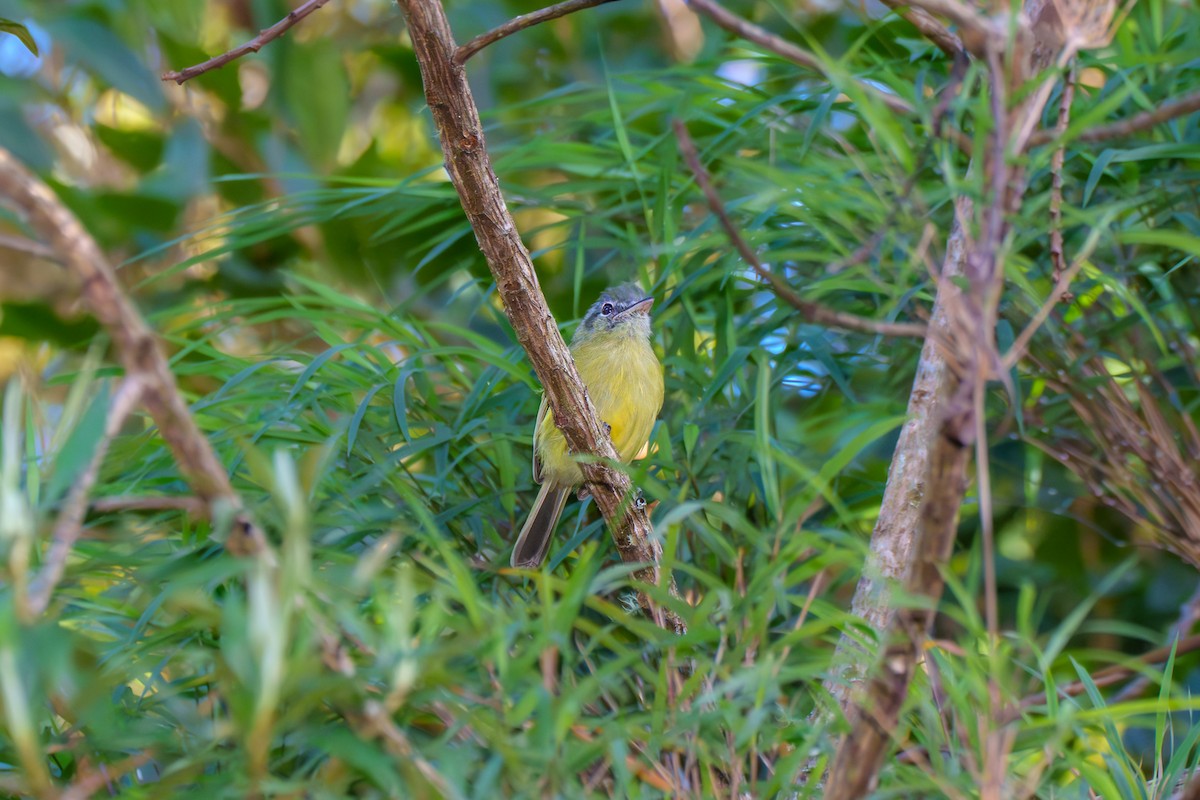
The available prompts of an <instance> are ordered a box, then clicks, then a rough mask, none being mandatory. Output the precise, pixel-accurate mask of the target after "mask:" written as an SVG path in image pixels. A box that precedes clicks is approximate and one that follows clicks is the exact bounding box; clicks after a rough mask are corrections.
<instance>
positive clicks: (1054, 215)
mask: <svg viewBox="0 0 1200 800" xmlns="http://www.w3.org/2000/svg"><path fill="white" fill-rule="evenodd" d="M1074 96H1075V65H1074V64H1072V65H1071V71H1070V72H1068V73H1067V79H1066V81H1064V82H1063V90H1062V97H1061V98H1060V100H1059V104H1058V121H1057V122H1056V123H1055V124H1054V138H1056V139H1060V140H1061V139H1062V135H1063V133H1064V132H1065V131H1066V130H1067V124H1068V123H1069V122H1070V121H1071V99H1072V98H1073V97H1074ZM1066 152H1067V145H1066V143H1065V142H1063V143H1061V144H1060V145H1059V146H1058V149H1057V150H1055V151H1054V155H1053V156H1052V157H1051V159H1050V174H1051V176H1052V177H1051V179H1050V263H1051V264H1052V265H1053V268H1054V272H1053V275H1054V283H1055V285H1057V284H1058V282H1059V279H1060V278H1061V277H1062V274H1063V270H1065V269H1066V268H1067V263H1066V256H1065V255H1064V253H1063V235H1062V190H1063V175H1062V173H1063V160H1064V158H1065V157H1066ZM1062 299H1063V300H1068V299H1069V298H1068V296H1067V295H1066V294H1064V295H1063V297H1062Z"/></svg>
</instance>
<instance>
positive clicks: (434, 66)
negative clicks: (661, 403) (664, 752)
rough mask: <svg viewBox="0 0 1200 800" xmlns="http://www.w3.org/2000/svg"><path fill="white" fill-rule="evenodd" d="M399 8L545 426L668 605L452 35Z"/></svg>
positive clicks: (409, 7) (414, 2)
mask: <svg viewBox="0 0 1200 800" xmlns="http://www.w3.org/2000/svg"><path fill="white" fill-rule="evenodd" d="M400 6H401V9H402V10H403V12H404V16H405V18H406V19H407V20H408V30H409V34H410V36H411V37H412V42H413V49H414V51H415V52H416V57H417V62H418V64H419V65H420V68H421V77H422V79H423V81H424V84H425V98H426V101H427V103H428V105H429V109H430V111H431V112H432V114H433V120H434V124H435V125H436V126H437V130H438V138H439V140H440V141H441V145H442V152H443V154H444V155H445V166H446V171H447V172H448V173H449V174H450V179H451V181H452V182H453V184H454V188H455V191H457V192H458V197H459V201H460V202H461V203H462V207H463V211H465V212H466V215H467V219H468V220H469V221H470V223H471V228H472V230H474V232H475V239H476V241H477V242H478V243H479V248H480V250H481V251H482V252H483V255H484V257H485V258H486V259H487V262H488V268H489V269H490V270H491V272H492V277H493V278H495V280H496V288H497V291H498V292H499V294H500V297H501V298H502V299H503V301H504V310H505V313H506V314H507V315H508V319H509V321H510V322H511V323H512V326H513V331H514V332H515V333H516V335H517V340H518V341H519V342H520V343H521V346H522V347H524V348H525V352H526V353H527V354H528V355H529V360H530V361H531V362H532V363H533V368H534V371H535V372H536V373H537V376H538V379H539V380H540V381H541V382H542V386H543V387H544V388H545V391H546V398H547V400H548V401H549V403H550V408H551V409H552V410H553V411H554V422H555V424H556V425H557V426H558V427H559V428H560V429H561V430H562V432H563V436H564V438H566V440H567V444H568V446H569V447H570V451H571V452H572V453H577V454H580V455H590V456H594V457H596V458H595V459H589V460H585V461H582V462H581V463H580V467H581V469H582V470H583V473H584V476H585V478H586V481H587V486H588V489H589V491H590V493H591V496H592V497H593V498H595V500H596V505H597V506H598V507H599V508H600V511H601V513H603V515H604V519H605V521H606V522H607V523H608V527H609V530H610V531H611V533H612V537H613V541H614V542H615V543H616V545H617V550H618V551H620V553H621V558H622V559H623V560H624V561H625V562H627V563H635V564H638V565H640V566H639V568H638V569H637V571H636V572H635V573H634V575H635V577H637V579H638V580H640V581H643V582H645V583H648V584H651V585H657V586H665V587H667V588H668V589H669V591H670V592H671V593H672V594H673V595H675V596H678V595H677V592H676V590H675V584H674V581H673V579H672V578H671V577H670V576H668V575H664V574H663V573H662V570H661V569H660V567H659V561H660V558H661V553H662V546H661V545H660V544H659V542H658V540H657V539H655V538H654V535H653V534H654V531H653V527H652V526H651V524H650V520H649V517H648V516H647V514H646V511H645V509H644V508H639V507H637V505H636V504H633V503H630V502H629V498H630V497H631V489H632V484H631V482H630V480H629V476H628V475H627V474H626V473H625V472H623V471H621V470H619V469H614V468H613V467H611V466H609V464H611V463H612V462H614V461H616V459H617V454H616V451H615V450H613V445H612V441H611V440H610V439H609V436H608V434H607V432H606V431H605V429H604V428H603V426H601V424H600V421H599V420H598V419H597V417H596V410H595V408H594V407H593V406H592V402H591V400H590V399H589V398H588V395H587V391H586V390H585V389H584V386H583V382H582V381H581V380H580V379H579V373H578V372H577V371H576V369H575V362H574V360H572V358H571V353H570V351H569V350H567V345H566V343H565V342H563V338H562V334H560V333H559V331H558V326H557V325H556V324H555V322H554V317H553V315H551V313H550V309H549V308H547V306H546V298H545V297H544V296H543V295H542V290H541V287H540V286H539V285H538V279H537V273H536V272H535V271H534V268H533V262H532V260H530V257H529V251H528V250H526V249H525V245H524V244H523V243H522V242H521V237H520V234H519V233H518V232H517V225H516V222H515V221H514V220H513V218H512V214H511V213H510V212H509V210H508V207H507V206H506V205H505V202H504V195H503V193H502V192H501V190H500V182H499V180H498V179H497V178H496V173H495V171H494V170H493V169H492V163H491V158H490V157H489V156H488V152H487V147H486V143H485V140H484V134H483V125H482V123H481V122H480V120H479V109H478V108H477V107H476V105H475V99H474V97H473V96H472V94H471V87H470V86H469V85H468V84H467V78H466V72H465V71H464V69H463V66H462V65H461V64H459V63H457V62H456V61H455V59H454V55H455V52H456V48H455V45H454V36H453V34H452V33H451V31H450V23H449V22H448V21H447V20H446V13H445V11H444V10H443V9H442V5H441V3H440V2H438V0H400ZM641 602H642V605H643V606H644V607H645V608H646V609H647V610H648V611H649V612H650V614H651V615H652V616H653V618H654V620H655V622H657V623H658V624H660V625H662V626H663V627H667V628H669V629H673V630H675V631H676V632H679V633H682V632H684V631H685V630H686V627H685V625H684V622H683V619H682V618H681V617H679V616H678V615H677V614H675V613H674V612H671V611H668V610H664V609H661V608H659V607H658V606H657V605H656V604H654V603H652V602H651V601H650V599H649V597H648V596H647V595H645V594H643V595H642V596H641Z"/></svg>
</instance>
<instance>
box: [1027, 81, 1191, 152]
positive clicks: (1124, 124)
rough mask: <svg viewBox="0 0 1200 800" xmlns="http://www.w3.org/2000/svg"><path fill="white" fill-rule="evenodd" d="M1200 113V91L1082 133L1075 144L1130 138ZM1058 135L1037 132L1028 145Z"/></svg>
mask: <svg viewBox="0 0 1200 800" xmlns="http://www.w3.org/2000/svg"><path fill="white" fill-rule="evenodd" d="M1196 111H1200V91H1196V92H1192V93H1191V94H1185V95H1184V96H1183V97H1180V98H1177V99H1175V100H1171V101H1169V102H1166V103H1163V104H1162V105H1161V106H1159V107H1158V108H1156V109H1153V110H1152V111H1143V112H1141V113H1140V114H1134V115H1133V116H1132V117H1129V118H1128V119H1123V120H1119V121H1117V122H1110V123H1109V124H1107V125H1100V126H1098V127H1095V128H1092V129H1091V130H1087V131H1082V132H1081V133H1080V134H1079V135H1078V136H1076V137H1075V139H1074V141H1076V142H1103V141H1106V140H1108V139H1119V138H1121V137H1122V136H1132V135H1133V134H1135V133H1140V132H1141V131H1145V130H1149V129H1150V128H1153V127H1154V126H1155V125H1161V124H1162V123H1164V122H1170V121H1171V120H1173V119H1175V118H1177V117H1184V116H1187V115H1188V114H1192V113H1195V112H1196ZM1059 135H1060V134H1059V133H1058V132H1057V131H1053V132H1052V131H1039V132H1038V133H1036V134H1034V136H1033V137H1031V138H1030V140H1029V141H1030V144H1035V145H1039V144H1046V143H1047V142H1052V141H1054V139H1055V138H1057V137H1058V136H1059Z"/></svg>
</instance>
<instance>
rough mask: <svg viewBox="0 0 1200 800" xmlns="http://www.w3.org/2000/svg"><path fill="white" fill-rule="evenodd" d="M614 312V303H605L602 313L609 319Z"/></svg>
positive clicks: (601, 308) (601, 309) (601, 307)
mask: <svg viewBox="0 0 1200 800" xmlns="http://www.w3.org/2000/svg"><path fill="white" fill-rule="evenodd" d="M612 312H613V304H612V303H605V304H604V305H602V306H600V313H601V314H602V315H604V316H606V317H607V316H608V315H609V314H611V313H612Z"/></svg>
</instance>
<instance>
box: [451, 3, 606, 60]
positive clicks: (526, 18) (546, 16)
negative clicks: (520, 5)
mask: <svg viewBox="0 0 1200 800" xmlns="http://www.w3.org/2000/svg"><path fill="white" fill-rule="evenodd" d="M612 2H615V0H566V2H563V3H558V4H557V5H553V6H549V7H547V8H543V9H539V10H538V11H533V12H531V13H529V14H522V15H521V16H519V17H513V18H512V19H510V20H509V21H508V22H506V23H504V24H503V25H500V26H498V27H495V28H492V29H491V30H490V31H488V32H487V33H481V34H479V35H478V36H476V37H475V38H474V39H472V40H471V41H469V42H467V43H466V44H463V45H459V46H458V47H457V48H456V49H455V51H454V63H456V64H459V65H462V64H465V63H467V59H469V58H470V57H471V56H473V55H475V54H476V53H478V52H479V51H480V50H482V49H483V48H485V47H487V46H488V45H491V44H494V43H495V42H498V41H500V40H501V39H503V38H504V37H506V36H512V35H513V34H514V33H517V32H518V31H523V30H525V29H526V28H532V27H533V26H534V25H538V24H540V23H542V22H548V21H550V20H552V19H558V18H559V17H565V16H566V15H567V14H572V13H574V12H576V11H582V10H583V9H585V8H591V7H592V6H599V5H603V4H605V3H612Z"/></svg>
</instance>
